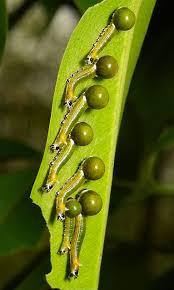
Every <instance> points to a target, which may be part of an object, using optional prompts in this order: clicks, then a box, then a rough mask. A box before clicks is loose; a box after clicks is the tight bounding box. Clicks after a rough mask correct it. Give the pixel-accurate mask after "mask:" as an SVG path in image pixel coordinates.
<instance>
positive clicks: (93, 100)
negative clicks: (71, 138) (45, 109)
mask: <svg viewBox="0 0 174 290" xmlns="http://www.w3.org/2000/svg"><path fill="white" fill-rule="evenodd" d="M108 101H109V93H108V91H107V89H106V88H105V87H103V86H101V85H94V86H91V87H89V88H88V89H87V90H86V92H84V93H83V94H82V95H81V96H80V97H79V98H78V99H77V100H76V101H75V102H74V104H73V107H72V109H71V110H70V111H69V112H68V113H67V114H66V116H65V118H64V122H63V123H62V125H61V127H60V130H59V133H58V135H57V136H56V139H55V141H54V143H53V144H52V145H51V146H50V148H51V150H52V151H58V152H60V151H61V149H62V148H63V146H65V145H66V142H67V137H68V134H69V133H70V131H71V129H72V127H73V126H74V124H75V123H76V122H77V120H78V119H79V117H80V116H81V115H82V113H84V112H85V111H86V109H87V108H92V109H102V108H104V107H105V106H106V105H107V104H108Z"/></svg>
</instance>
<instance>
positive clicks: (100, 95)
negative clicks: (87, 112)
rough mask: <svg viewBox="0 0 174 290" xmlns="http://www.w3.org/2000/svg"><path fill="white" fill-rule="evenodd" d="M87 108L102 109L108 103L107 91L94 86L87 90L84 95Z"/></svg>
mask: <svg viewBox="0 0 174 290" xmlns="http://www.w3.org/2000/svg"><path fill="white" fill-rule="evenodd" d="M85 96H86V99H87V103H88V106H89V107H90V108H92V109H102V108H104V107H106V105H107V104H108V101H109V93H108V90H107V89H106V88H105V87H103V86H100V85H94V86H91V87H89V88H88V89H87V91H86V93H85Z"/></svg>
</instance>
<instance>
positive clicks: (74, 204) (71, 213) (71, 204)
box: [65, 199, 82, 218]
mask: <svg viewBox="0 0 174 290" xmlns="http://www.w3.org/2000/svg"><path fill="white" fill-rule="evenodd" d="M65 207H66V215H67V216H68V217H70V218H74V217H76V216H77V215H79V214H80V213H81V212H82V206H81V204H80V202H79V201H77V200H76V199H70V200H68V201H67V202H66V203H65Z"/></svg>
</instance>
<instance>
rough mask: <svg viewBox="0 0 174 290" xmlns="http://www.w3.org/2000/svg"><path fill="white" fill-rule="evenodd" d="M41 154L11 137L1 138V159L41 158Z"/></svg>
mask: <svg viewBox="0 0 174 290" xmlns="http://www.w3.org/2000/svg"><path fill="white" fill-rule="evenodd" d="M40 155H41V154H40V153H39V152H38V151H36V150H35V149H33V148H32V147H30V146H29V145H27V144H23V143H21V142H19V141H15V140H11V139H2V138H0V159H7V158H8V159H11V158H20V157H27V158H37V159H38V158H40V157H41V156H40Z"/></svg>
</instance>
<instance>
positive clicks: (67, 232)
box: [58, 215, 75, 255]
mask: <svg viewBox="0 0 174 290" xmlns="http://www.w3.org/2000/svg"><path fill="white" fill-rule="evenodd" d="M74 222H75V220H74V218H70V217H68V216H67V215H66V217H65V220H64V225H63V238H62V243H61V246H60V249H59V251H58V253H59V254H60V255H64V254H66V253H67V252H68V251H69V250H70V248H71V239H72V235H73V231H74Z"/></svg>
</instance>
